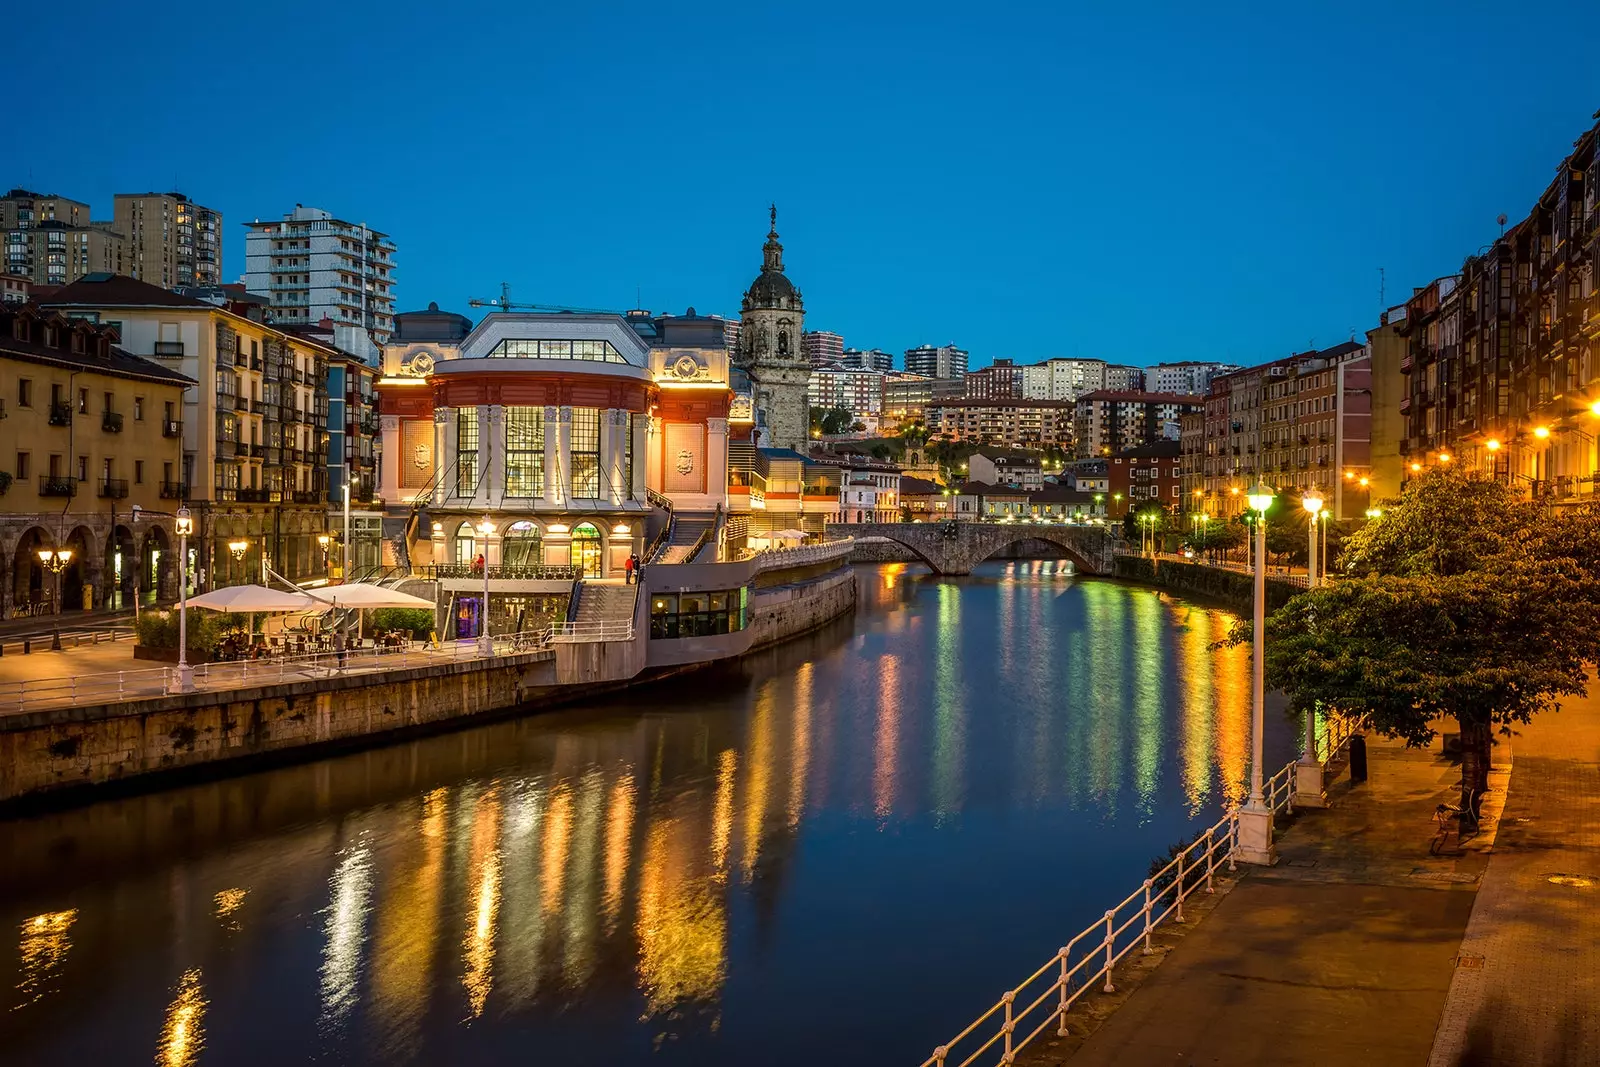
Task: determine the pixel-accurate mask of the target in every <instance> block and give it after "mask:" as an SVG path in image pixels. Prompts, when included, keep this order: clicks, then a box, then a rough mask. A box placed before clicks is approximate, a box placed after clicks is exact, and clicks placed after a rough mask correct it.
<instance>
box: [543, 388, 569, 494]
mask: <svg viewBox="0 0 1600 1067" xmlns="http://www.w3.org/2000/svg"><path fill="white" fill-rule="evenodd" d="M559 421H560V413H559V409H557V408H554V407H547V408H545V409H544V493H543V494H542V495H541V496H540V497H539V503H541V504H549V505H552V506H556V507H559V506H560V505H561V502H562V501H563V500H565V499H566V498H567V494H566V492H565V491H564V487H563V486H561V485H560V483H559V482H558V480H557V470H556V463H557V455H556V453H557V443H556V437H557V433H556V425H557V423H558V422H559Z"/></svg>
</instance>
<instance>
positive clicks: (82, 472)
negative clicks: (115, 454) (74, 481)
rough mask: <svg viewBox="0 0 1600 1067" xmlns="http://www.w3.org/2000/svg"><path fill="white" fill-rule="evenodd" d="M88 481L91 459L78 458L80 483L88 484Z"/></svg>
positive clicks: (85, 457)
mask: <svg viewBox="0 0 1600 1067" xmlns="http://www.w3.org/2000/svg"><path fill="white" fill-rule="evenodd" d="M106 462H107V463H109V462H110V460H107V461H106ZM88 480H89V457H88V456H79V457H78V481H80V482H86V481H88Z"/></svg>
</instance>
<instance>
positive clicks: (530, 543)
mask: <svg viewBox="0 0 1600 1067" xmlns="http://www.w3.org/2000/svg"><path fill="white" fill-rule="evenodd" d="M500 551H501V554H502V557H503V558H502V562H503V563H504V564H505V566H507V567H537V566H539V565H540V564H541V563H543V562H544V548H543V541H542V540H541V538H540V535H539V528H538V527H537V526H535V525H534V524H533V523H531V522H529V521H527V520H526V519H524V520H523V521H521V522H514V523H512V524H511V525H510V526H509V527H507V528H506V535H505V539H504V541H503V542H502V543H501V546H500Z"/></svg>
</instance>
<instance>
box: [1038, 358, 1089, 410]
mask: <svg viewBox="0 0 1600 1067" xmlns="http://www.w3.org/2000/svg"><path fill="white" fill-rule="evenodd" d="M1105 387H1106V361H1105V360H1103V359H1047V360H1045V361H1044V362H1043V363H1035V364H1033V365H1031V366H1027V367H1023V368H1022V395H1023V397H1024V398H1025V399H1028V400H1076V399H1078V398H1079V397H1080V396H1082V395H1083V394H1084V393H1092V392H1094V391H1095V390H1096V389H1104V388H1105Z"/></svg>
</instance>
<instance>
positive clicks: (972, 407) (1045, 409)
mask: <svg viewBox="0 0 1600 1067" xmlns="http://www.w3.org/2000/svg"><path fill="white" fill-rule="evenodd" d="M1072 423H1073V405H1072V403H1071V402H1070V401H1066V400H965V399H963V400H945V401H933V402H931V403H929V404H928V408H927V425H928V433H930V434H931V435H933V436H934V437H944V438H947V439H949V440H952V441H978V442H981V443H983V444H989V445H1000V446H1001V447H1003V448H1067V447H1070V446H1071V444H1072Z"/></svg>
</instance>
